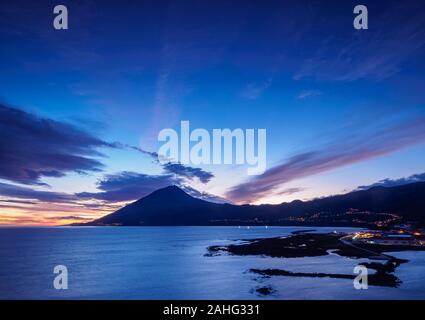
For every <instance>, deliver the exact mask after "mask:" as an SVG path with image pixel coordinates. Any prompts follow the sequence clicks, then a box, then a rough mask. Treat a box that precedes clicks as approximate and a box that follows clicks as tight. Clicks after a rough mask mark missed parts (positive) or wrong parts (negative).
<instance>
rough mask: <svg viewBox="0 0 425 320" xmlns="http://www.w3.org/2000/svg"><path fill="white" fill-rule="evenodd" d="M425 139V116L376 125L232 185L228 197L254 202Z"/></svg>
mask: <svg viewBox="0 0 425 320" xmlns="http://www.w3.org/2000/svg"><path fill="white" fill-rule="evenodd" d="M424 142H425V117H420V118H418V119H416V120H411V121H406V122H404V123H401V124H396V125H392V126H389V127H386V128H380V127H378V128H374V129H373V130H369V131H368V132H367V133H365V132H364V133H363V134H358V135H356V136H351V137H345V138H340V139H338V140H336V141H333V142H331V143H329V144H328V145H327V146H325V147H323V148H322V149H317V150H311V151H307V152H304V153H300V154H297V155H295V156H293V157H291V158H290V159H288V160H286V161H284V162H283V163H281V164H279V165H277V166H275V167H273V168H271V169H269V170H267V171H266V172H265V173H264V174H262V175H260V176H256V177H254V178H252V179H250V180H248V181H247V182H245V183H242V184H239V185H237V186H235V187H233V188H231V189H230V190H229V192H228V193H227V194H226V197H228V198H229V199H231V200H233V201H235V202H253V201H256V200H258V199H261V198H262V197H264V196H266V195H269V194H270V193H271V192H273V191H274V190H275V189H276V188H278V187H279V186H281V185H283V184H285V183H287V182H289V181H292V180H296V179H299V178H303V177H307V176H311V175H315V174H318V173H321V172H325V171H329V170H332V169H335V168H339V167H342V166H345V165H348V164H352V163H356V162H360V161H364V160H368V159H371V158H375V157H378V156H383V155H386V154H390V153H393V152H396V151H399V150H401V149H403V148H406V147H409V146H412V145H416V144H419V143H424Z"/></svg>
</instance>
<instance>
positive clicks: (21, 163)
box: [0, 104, 116, 185]
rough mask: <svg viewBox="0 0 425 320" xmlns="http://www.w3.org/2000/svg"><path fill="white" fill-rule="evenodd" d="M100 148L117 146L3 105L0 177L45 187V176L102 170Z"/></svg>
mask: <svg viewBox="0 0 425 320" xmlns="http://www.w3.org/2000/svg"><path fill="white" fill-rule="evenodd" d="M99 147H116V146H115V145H113V144H110V143H107V142H104V141H102V140H100V139H98V138H96V137H94V136H92V135H91V134H89V133H87V132H85V131H82V130H80V129H79V128H77V127H75V126H72V125H70V124H67V123H64V122H59V121H54V120H50V119H46V118H41V117H37V116H35V115H33V114H30V113H27V112H25V111H22V110H19V109H15V108H11V107H7V106H5V105H1V104H0V164H1V165H0V178H2V179H6V180H10V181H13V182H18V183H22V184H33V185H42V184H43V183H41V182H40V179H41V178H42V177H62V176H64V175H65V174H66V173H68V172H71V171H73V172H80V173H84V172H89V171H100V170H101V168H102V163H101V162H100V161H98V160H96V159H93V158H92V157H98V156H101V153H99V152H98V151H97V148H99Z"/></svg>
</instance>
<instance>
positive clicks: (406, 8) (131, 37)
mask: <svg viewBox="0 0 425 320" xmlns="http://www.w3.org/2000/svg"><path fill="white" fill-rule="evenodd" d="M56 4H58V3H56V2H55V1H40V2H37V3H34V2H33V1H22V0H17V1H13V2H12V1H3V2H2V4H1V5H0V39H1V43H2V46H1V49H0V70H1V72H0V83H1V86H0V101H1V104H2V106H4V107H5V108H8V109H6V111H5V115H6V116H4V118H3V122H4V123H2V126H1V128H2V129H1V130H2V133H3V134H2V135H3V140H2V141H1V147H2V148H3V150H4V154H5V153H8V154H9V155H10V156H9V157H8V158H7V159H3V160H2V161H3V163H7V162H6V160H7V161H12V160H11V159H14V157H13V155H14V150H15V149H14V148H13V147H11V145H13V144H14V143H16V144H17V143H21V147H22V150H23V149H24V147H25V148H26V149H25V150H28V147H29V146H23V144H22V143H23V142H22V141H31V142H32V143H33V144H34V145H36V146H39V148H40V150H43V149H44V150H50V149H49V146H46V145H45V144H43V141H41V140H42V137H43V135H40V137H39V139H41V140H40V141H39V140H37V136H34V137H35V138H34V139H36V141H35V142H34V139H28V140H26V139H24V138H22V139H16V141H15V139H14V137H13V136H12V137H8V139H7V140H6V138H4V137H5V136H7V132H9V136H10V132H11V131H10V130H9V131H7V132H6V130H8V128H9V127H8V126H10V123H12V122H13V121H12V120H10V119H13V117H14V116H16V113H13V112H12V111H11V110H14V109H17V110H21V111H23V112H25V114H26V116H25V117H26V118H25V119H26V121H25V124H26V125H29V126H31V123H33V122H34V121H35V122H37V121H42V119H45V120H46V121H57V123H58V127H60V125H62V124H69V126H71V127H72V128H73V129H76V130H79V131H78V134H76V135H74V136H73V137H74V138H75V136H78V137H80V138H81V137H82V136H83V135H84V139H82V140H81V141H82V142H81V141H80V142H81V143H84V141H87V137H88V136H90V138H95V139H98V141H97V142H96V143H92V144H89V145H85V146H81V148H82V149H80V148H77V147H76V143H77V142H78V141H76V142H75V141H74V142H75V143H74V142H73V143H72V148H69V149H68V150H72V151H66V150H65V147H66V143H65V144H64V146H65V147H64V150H63V152H64V153H67V152H68V153H70V154H67V155H72V156H75V155H78V156H80V157H83V158H84V159H86V158H87V159H88V158H89V159H92V158H93V159H96V161H98V162H99V164H100V166H98V167H96V170H92V169H94V168H92V167H90V166H89V165H87V166H85V167H84V166H83V167H82V165H81V162H79V163H78V164H77V163H73V164H72V165H70V166H64V165H63V164H60V165H59V164H58V163H56V162H54V161H57V158H55V160H52V162H48V165H46V163H47V160H45V159H46V157H47V158H48V156H49V155H50V154H48V155H47V154H41V151H40V152H37V154H36V155H34V153H35V151H31V152H32V153H31V152H30V153H29V154H28V152H27V153H26V152H24V151H22V150H21V151H22V152H21V151H20V153H19V154H20V156H21V157H22V159H27V160H26V161H29V162H31V161H32V160H31V159H38V160H37V161H38V162H36V160H34V161H33V163H28V164H27V163H26V162H25V161H22V167H20V168H16V166H14V167H8V166H7V165H5V166H4V167H3V169H4V170H2V171H3V174H1V173H0V179H1V180H0V183H2V185H3V189H2V188H1V187H0V197H2V199H3V200H4V201H8V205H7V207H6V206H5V205H4V204H3V207H2V208H0V210H1V211H2V214H3V216H5V217H7V219H6V218H4V223H15V222H16V221H18V220H19V219H21V221H23V220H25V221H29V222H30V223H31V221H32V220H33V218H32V217H33V214H32V211H31V210H32V209H34V208H36V209H37V208H39V209H40V210H39V211H41V210H42V209H43V208H45V205H46V203H45V201H44V202H43V200H40V199H35V202H34V203H35V204H34V205H31V206H29V207H25V210H24V211H23V210H22V209H20V208H16V207H19V206H20V205H15V204H14V205H13V207H14V208H10V207H12V206H11V205H10V203H11V202H10V201H12V200H13V201H16V202H17V201H22V199H26V200H28V199H30V200H31V199H32V200H34V198H31V197H36V198H37V196H36V195H34V192H50V193H53V194H52V196H57V194H55V193H61V194H67V195H72V197H73V199H72V205H75V206H77V209H75V208H72V209H73V210H72V212H73V215H74V213H80V212H79V210H81V208H84V210H85V211H84V210H83V211H84V212H83V213H84V214H85V216H86V217H87V218H88V217H93V216H96V215H98V214H100V213H103V212H104V211H108V210H110V206H113V205H116V206H118V205H120V204H121V202H117V201H116V200H117V198H116V194H114V197H112V198H113V199H114V200H113V201H112V198H108V197H107V196H108V195H109V193H108V192H111V189H110V188H112V186H113V188H122V189H119V190H118V189H113V190H114V192H118V193H119V194H120V195H123V194H126V195H127V196H126V197H124V196H123V197H121V198H120V200H122V201H131V200H132V199H133V200H134V199H137V198H139V197H141V196H143V195H145V194H146V193H147V192H149V191H151V190H153V189H154V188H157V187H161V186H163V185H165V184H167V183H177V184H182V185H185V186H186V187H187V188H189V187H193V188H195V189H196V190H198V191H199V192H204V194H203V196H212V195H215V196H219V197H223V198H226V199H228V200H232V201H235V202H251V203H265V202H272V203H279V202H282V201H291V200H293V199H310V198H313V197H317V196H325V195H329V194H335V193H341V192H347V191H350V190H353V189H356V188H357V187H358V186H360V185H369V184H373V183H376V182H377V181H380V180H383V179H399V178H403V177H409V176H411V175H414V174H420V173H422V172H425V164H424V162H423V159H424V156H425V145H424V142H425V126H424V125H425V110H424V103H425V95H424V88H425V76H424V74H425V73H424V71H425V59H423V57H424V53H425V5H424V3H423V1H414V0H409V1H405V2H403V3H401V2H400V1H362V4H365V5H367V7H368V9H369V29H368V30H355V29H354V28H353V19H354V14H353V8H354V6H355V5H357V4H359V3H358V2H357V1H349V0H344V1H305V0H299V1H267V2H264V1H189V0H183V1H119V2H118V1H94V0H92V1H61V4H65V5H66V6H67V7H68V10H69V30H66V31H58V30H55V29H54V28H53V27H52V21H53V18H54V16H53V7H54V6H55V5H56ZM6 118H7V119H8V122H6V120H5V119H6ZM37 119H38V120H37ZM181 120H189V121H190V123H191V126H193V127H199V128H205V129H207V130H212V129H213V128H231V129H233V128H243V129H245V128H265V129H267V159H268V162H267V168H268V169H269V171H267V172H266V173H265V174H264V175H263V176H256V177H249V176H247V175H246V170H245V168H241V167H235V166H204V167H200V168H198V169H199V170H200V171H193V170H194V167H189V168H179V171H178V172H175V171H174V172H171V171H169V170H170V169H169V168H168V171H167V168H165V167H163V166H161V165H159V164H158V163H156V162H155V159H153V158H152V157H151V156H149V155H146V154H143V153H141V152H138V151H136V150H135V149H134V148H133V149H132V148H131V147H129V146H133V147H134V146H136V147H139V148H141V149H143V150H146V151H150V152H156V151H157V150H158V147H159V146H160V145H159V144H158V142H157V134H158V132H159V131H160V130H161V129H163V128H167V127H171V128H176V129H177V128H179V124H180V121H181ZM11 121H12V122H11ZM66 128H67V129H66V130H69V127H66ZM60 131H61V129H60V128H58V130H57V131H53V132H54V133H52V132H50V134H59V132H60ZM80 131H81V132H80ZM12 132H13V131H12ZM17 132H18V131H17ZM19 132H20V131H19ZM26 132H27V131H26ZM20 134H22V132H21V133H20ZM60 138H62V139H64V137H60ZM68 138H69V139H71V137H66V139H68ZM58 139H59V137H58ZM19 140H21V141H19ZM53 140H54V139H52V142H51V143H52V145H50V148H52V149H54V148H57V144H56V142H54V141H53ZM55 141H56V140H55ZM58 141H59V140H58ZM90 141H91V140H90ZM114 143H115V145H114ZM116 143H119V144H120V147H117V144H116ZM109 144H112V145H109ZM73 148H75V149H73ZM82 150H83V151H82ZM61 152H62V151H61ZM96 152H101V153H102V156H99V155H98V154H96ZM61 155H63V154H61ZM16 157H17V156H16V155H15V158H16ZM49 159H50V158H49ZM80 160H81V159H80ZM49 161H50V160H49ZM26 166H30V167H32V168H33V170H34V172H36V173H37V174H38V175H36V178H34V177H31V178H28V177H26V178H25V179H27V180H25V179H24V178H23V177H22V176H19V178H18V175H17V174H12V173H13V172H12V173H11V171H13V170H18V171H19V170H22V172H24V171H25V170H24V169H26V168H25V167H26ZM43 166H44V167H43ZM27 171H28V170H27ZM53 171H54V174H53V173H52V172H53ZM19 172H21V171H19ZM82 172H84V174H83V173H82ZM188 172H192V173H193V174H194V175H193V176H188ZM204 173H211V175H212V176H213V177H212V178H211V179H209V180H208V181H203V182H202V181H200V180H199V175H202V174H204ZM152 177H154V178H152ZM120 179H121V180H120ZM102 181H103V184H102ZM129 181H130V182H129ZM112 182H114V183H112ZM132 183H134V188H132V189H131V190H127V189H129V188H128V185H129V184H132ZM118 185H119V186H118ZM13 187H14V188H15V189H16V190H14V192H12V191H11V190H12V189H13ZM22 188H27V189H31V190H32V191H33V193H29V191H30V190H26V191H25V192H28V194H26V193H25V192H24V191H23V190H22ZM108 188H109V189H108ZM2 190H3V191H2ZM17 190H19V192H17ZM102 192H103V193H106V194H103V195H102V196H99V195H95V194H96V193H102ZM193 192H195V191H193ZM82 194H84V195H85V196H84V199H81V195H82ZM18 195H19V197H18ZM78 195H80V196H78ZM88 195H89V196H88ZM39 198H42V197H39ZM98 198H101V199H98ZM43 199H44V198H43ZM67 199H68V200H67V201H68V202H67V201H63V200H61V201H60V200H58V199H57V198H55V200H51V202H50V203H53V204H54V205H56V206H60V207H61V208H63V210H65V211H66V210H68V209H69V206H70V203H69V201H71V200H69V198H67ZM99 201H100V202H99ZM93 203H96V205H99V207H101V206H102V205H103V207H102V208H104V211H101V212H100V211H98V212H94V211H87V204H89V205H93ZM74 209H75V210H74ZM37 210H38V209H37ZM99 212H100V213H99ZM15 217H18V218H19V219H18V218H16V219H15ZM49 217H50V216H49ZM64 217H65V216H64ZM50 218H52V221H54V218H55V216H52V217H50ZM35 220H36V219H35ZM35 220H34V221H35ZM58 220H60V219H58ZM43 223H46V221H43Z"/></svg>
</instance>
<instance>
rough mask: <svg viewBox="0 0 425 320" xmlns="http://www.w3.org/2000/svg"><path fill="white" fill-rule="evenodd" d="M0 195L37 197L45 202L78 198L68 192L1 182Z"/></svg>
mask: <svg viewBox="0 0 425 320" xmlns="http://www.w3.org/2000/svg"><path fill="white" fill-rule="evenodd" d="M0 195H1V196H5V197H11V198H18V199H35V200H39V201H43V202H70V201H73V200H76V197H75V196H73V195H70V194H66V193H61V192H52V191H40V190H33V189H31V188H27V187H21V186H16V185H12V184H7V183H1V182H0ZM13 201H16V200H13Z"/></svg>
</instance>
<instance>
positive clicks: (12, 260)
mask: <svg viewBox="0 0 425 320" xmlns="http://www.w3.org/2000/svg"><path fill="white" fill-rule="evenodd" d="M303 229H306V228H296V227H269V228H268V229H266V228H263V227H254V228H250V229H246V228H241V229H239V228H237V227H129V228H125V227H119V228H117V227H115V228H114V227H84V228H77V227H69V228H0V298H1V299H409V298H410V299H412V298H413V299H425V275H424V271H425V252H401V253H394V255H395V256H397V257H400V258H406V259H409V260H411V261H410V262H409V263H406V264H404V265H402V266H401V267H400V268H399V269H398V270H397V272H396V275H397V276H398V277H399V278H400V279H401V280H402V281H403V283H402V285H401V286H400V287H399V288H382V287H369V289H368V290H361V291H359V290H355V289H354V288H353V284H352V282H351V281H350V280H344V279H329V278H291V277H272V278H262V277H259V276H258V275H255V274H252V273H250V272H247V270H249V269H250V268H283V269H285V270H290V271H300V272H326V273H345V274H352V273H353V268H354V266H355V265H357V264H358V263H360V262H361V261H363V260H361V259H348V258H343V257H339V256H337V255H333V254H331V255H329V256H324V257H315V258H298V259H278V258H266V257H258V256H249V257H238V256H229V255H221V256H213V257H208V256H205V253H207V250H206V248H207V247H208V246H210V245H216V244H227V243H229V242H232V241H235V240H239V239H249V238H257V237H274V236H285V235H288V234H290V233H291V232H292V231H295V230H303ZM315 229H317V230H318V231H320V232H329V231H333V230H335V228H315ZM336 230H340V231H344V230H348V229H344V228H337V229H336ZM56 265H65V266H67V268H68V272H69V274H68V277H69V289H68V290H55V289H54V287H53V280H54V277H55V276H56V275H55V274H54V273H53V268H54V267H55V266H56ZM264 286H271V287H272V288H274V289H275V290H276V292H275V293H274V294H272V295H269V296H266V297H264V296H259V295H258V294H257V293H256V292H255V289H256V288H259V287H264Z"/></svg>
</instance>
